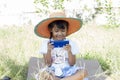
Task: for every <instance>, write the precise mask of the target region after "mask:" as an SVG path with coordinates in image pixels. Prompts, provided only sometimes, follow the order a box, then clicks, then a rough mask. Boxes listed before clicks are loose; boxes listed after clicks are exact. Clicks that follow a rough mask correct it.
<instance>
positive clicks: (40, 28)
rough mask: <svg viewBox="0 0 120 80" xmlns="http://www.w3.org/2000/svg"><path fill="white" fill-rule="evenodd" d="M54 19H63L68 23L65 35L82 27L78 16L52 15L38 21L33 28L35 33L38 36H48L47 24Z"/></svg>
mask: <svg viewBox="0 0 120 80" xmlns="http://www.w3.org/2000/svg"><path fill="white" fill-rule="evenodd" d="M55 20H64V21H67V22H68V23H69V28H68V32H67V36H68V35H70V34H72V33H74V32H76V31H78V30H79V29H80V28H81V27H82V21H81V19H78V18H65V17H54V18H47V19H45V20H43V21H41V22H39V23H38V24H37V25H36V26H35V29H34V32H35V34H37V35H38V36H39V37H43V38H49V37H50V32H49V30H48V25H49V24H50V23H51V22H53V21H55Z"/></svg>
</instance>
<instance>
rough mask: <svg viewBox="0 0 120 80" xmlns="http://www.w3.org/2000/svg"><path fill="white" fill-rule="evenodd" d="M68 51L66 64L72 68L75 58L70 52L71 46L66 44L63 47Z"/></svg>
mask: <svg viewBox="0 0 120 80" xmlns="http://www.w3.org/2000/svg"><path fill="white" fill-rule="evenodd" d="M64 49H66V50H67V51H68V62H69V65H71V66H73V65H74V64H75V63H76V56H75V55H73V54H72V52H71V46H70V45H69V44H68V45H66V46H65V47H64Z"/></svg>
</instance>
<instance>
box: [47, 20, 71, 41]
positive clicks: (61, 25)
mask: <svg viewBox="0 0 120 80" xmlns="http://www.w3.org/2000/svg"><path fill="white" fill-rule="evenodd" d="M55 25H56V26H57V28H59V29H65V27H66V28H67V30H68V26H69V23H68V22H67V21H64V20H56V21H53V22H51V23H50V24H49V25H48V29H49V31H50V39H51V38H52V32H51V30H52V28H53V27H54V26H55Z"/></svg>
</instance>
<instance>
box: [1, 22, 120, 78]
mask: <svg viewBox="0 0 120 80" xmlns="http://www.w3.org/2000/svg"><path fill="white" fill-rule="evenodd" d="M119 34H120V28H119V27H118V28H114V29H105V28H103V27H98V26H97V25H95V24H94V25H93V24H88V25H84V26H83V27H82V28H81V30H80V31H79V32H77V33H75V34H73V35H71V36H69V37H68V38H70V39H72V40H75V42H76V43H77V44H79V47H80V51H81V53H80V54H79V55H77V56H78V57H82V58H85V59H97V60H98V61H99V62H100V64H101V66H102V68H103V70H104V71H107V73H109V77H110V78H111V80H119V79H120V77H119V75H120V64H119V63H120V55H119V54H120V45H119V44H120V41H119V40H120V37H119ZM41 40H44V39H43V38H39V37H38V36H36V35H35V34H34V27H33V26H32V25H27V26H21V27H16V26H10V27H0V78H2V77H3V76H5V75H7V76H10V77H11V78H12V80H26V77H27V69H28V61H29V59H30V57H31V56H34V57H41V55H39V54H38V51H39V47H40V44H41Z"/></svg>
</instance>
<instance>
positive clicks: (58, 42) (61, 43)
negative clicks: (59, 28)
mask: <svg viewBox="0 0 120 80" xmlns="http://www.w3.org/2000/svg"><path fill="white" fill-rule="evenodd" d="M51 44H52V45H54V47H63V46H65V45H66V44H69V41H68V40H56V41H51Z"/></svg>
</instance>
